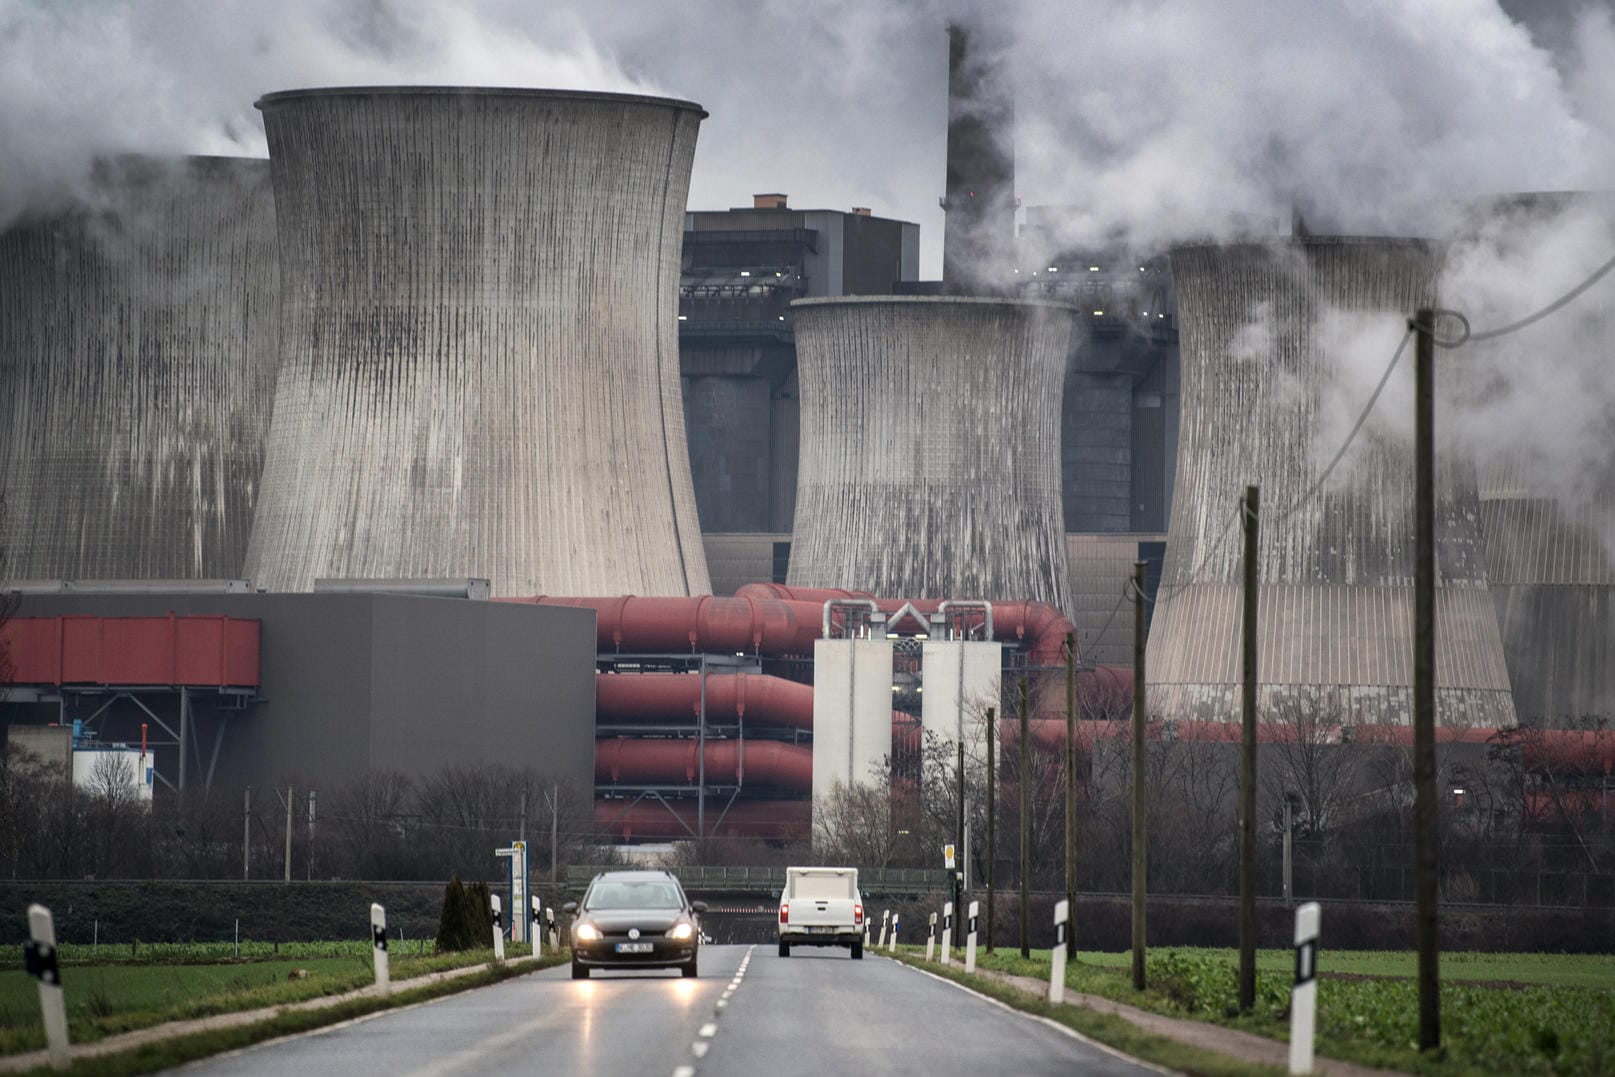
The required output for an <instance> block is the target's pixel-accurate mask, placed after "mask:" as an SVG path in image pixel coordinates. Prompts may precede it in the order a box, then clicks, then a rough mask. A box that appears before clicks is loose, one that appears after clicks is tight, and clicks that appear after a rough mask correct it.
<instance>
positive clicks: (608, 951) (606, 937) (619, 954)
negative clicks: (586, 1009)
mask: <svg viewBox="0 0 1615 1077" xmlns="http://www.w3.org/2000/svg"><path fill="white" fill-rule="evenodd" d="M561 910H562V911H563V912H569V913H576V917H575V918H574V919H573V921H572V978H573V979H574V980H586V979H588V977H589V970H590V969H592V968H600V969H608V968H633V969H665V968H676V969H678V970H679V971H680V972H682V973H683V974H684V975H686V976H694V975H695V974H696V959H697V957H698V956H699V953H700V949H701V924H700V921H699V920H698V919H697V918H696V917H697V914H699V913H703V912H706V911H707V907H706V903H705V902H700V901H693V902H692V901H690V900H689V899H688V898H686V897H685V896H684V888H683V887H682V886H680V885H679V881H678V878H677V876H675V875H674V874H673V873H672V872H670V871H603V872H601V873H600V874H599V875H596V876H595V877H594V878H593V879H592V880H591V881H590V882H589V888H588V889H587V890H585V891H584V892H583V900H582V901H581V902H578V901H569V902H567V903H566V904H565V905H563V906H561Z"/></svg>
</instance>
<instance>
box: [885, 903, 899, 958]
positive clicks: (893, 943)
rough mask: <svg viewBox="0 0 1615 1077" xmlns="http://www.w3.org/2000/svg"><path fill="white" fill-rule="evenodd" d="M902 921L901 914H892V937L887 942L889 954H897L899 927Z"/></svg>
mask: <svg viewBox="0 0 1615 1077" xmlns="http://www.w3.org/2000/svg"><path fill="white" fill-rule="evenodd" d="M901 919H902V917H901V916H900V915H899V914H897V913H895V912H894V913H892V937H891V938H890V939H888V940H887V941H886V952H887V953H889V954H895V953H896V952H897V925H898V921H900V920H901Z"/></svg>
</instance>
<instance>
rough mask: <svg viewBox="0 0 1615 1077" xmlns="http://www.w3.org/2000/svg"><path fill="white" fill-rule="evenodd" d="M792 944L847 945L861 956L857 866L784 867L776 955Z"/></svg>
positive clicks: (786, 951)
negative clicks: (783, 886) (783, 885)
mask: <svg viewBox="0 0 1615 1077" xmlns="http://www.w3.org/2000/svg"><path fill="white" fill-rule="evenodd" d="M792 946H846V947H849V948H850V949H851V950H852V956H853V957H854V958H855V959H859V958H862V957H863V956H864V899H863V895H861V894H859V893H858V869H857V868H786V869H785V889H783V890H781V891H780V895H779V956H781V957H790V956H791V947H792Z"/></svg>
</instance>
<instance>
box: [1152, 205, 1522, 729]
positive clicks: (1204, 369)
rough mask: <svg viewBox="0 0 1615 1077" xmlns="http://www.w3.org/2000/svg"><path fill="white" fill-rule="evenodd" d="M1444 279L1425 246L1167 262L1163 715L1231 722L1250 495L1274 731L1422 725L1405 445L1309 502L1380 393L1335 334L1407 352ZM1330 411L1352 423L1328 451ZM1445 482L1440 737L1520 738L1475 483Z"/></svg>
mask: <svg viewBox="0 0 1615 1077" xmlns="http://www.w3.org/2000/svg"><path fill="white" fill-rule="evenodd" d="M1440 263H1441V259H1440V255H1439V253H1437V252H1436V251H1435V250H1434V249H1432V248H1431V247H1430V246H1428V245H1426V244H1422V243H1419V242H1416V241H1411V240H1389V239H1344V238H1324V237H1316V238H1301V239H1295V240H1281V241H1274V242H1272V243H1266V244H1244V245H1233V246H1223V247H1217V246H1202V247H1186V248H1180V249H1178V250H1175V251H1173V253H1172V271H1173V275H1174V277H1175V279H1176V283H1177V290H1178V320H1179V328H1180V333H1181V337H1180V342H1181V348H1182V355H1183V371H1182V377H1183V397H1182V401H1183V404H1182V440H1181V442H1180V449H1179V462H1178V471H1177V491H1176V497H1175V501H1174V504H1173V509H1172V519H1171V525H1170V528H1169V531H1168V537H1167V555H1166V562H1165V565H1164V568H1163V574H1162V581H1161V587H1160V590H1159V593H1158V596H1157V599H1156V605H1155V614H1154V618H1153V622H1152V625H1151V628H1150V637H1149V650H1148V653H1147V657H1146V661H1147V668H1148V677H1149V685H1150V687H1149V708H1150V711H1151V712H1152V714H1154V715H1156V716H1159V717H1162V718H1209V719H1214V720H1216V719H1229V720H1237V719H1238V714H1239V698H1240V694H1239V684H1240V664H1239V638H1240V628H1239V626H1240V620H1241V612H1240V611H1241V602H1242V599H1241V586H1240V581H1241V556H1242V541H1241V535H1240V527H1239V522H1238V519H1237V506H1238V504H1239V501H1240V499H1241V498H1242V497H1243V495H1244V490H1245V487H1246V485H1248V484H1251V483H1254V484H1256V485H1258V486H1260V487H1261V514H1260V519H1261V533H1260V554H1259V572H1260V583H1261V591H1260V604H1259V607H1258V631H1259V639H1258V647H1259V654H1260V658H1259V671H1260V677H1259V679H1260V683H1261V688H1260V692H1261V700H1260V701H1259V702H1260V705H1261V707H1262V710H1263V714H1264V720H1274V721H1280V722H1282V721H1283V720H1284V718H1285V715H1286V712H1287V710H1290V709H1295V708H1305V709H1306V710H1307V711H1308V712H1309V713H1311V714H1313V715H1319V716H1321V717H1322V718H1323V720H1325V721H1329V722H1333V721H1340V722H1344V723H1355V722H1374V723H1406V722H1408V721H1410V720H1411V713H1412V701H1411V697H1412V682H1413V668H1412V666H1413V639H1412V634H1413V559H1414V558H1413V554H1414V521H1413V464H1412V449H1411V443H1409V444H1405V445H1404V444H1401V443H1400V441H1399V439H1398V438H1397V437H1396V436H1395V435H1390V434H1385V433H1380V432H1379V430H1380V429H1382V428H1378V427H1369V428H1365V429H1364V430H1363V432H1362V433H1361V434H1359V435H1358V440H1356V441H1354V443H1353V445H1352V450H1351V453H1350V455H1349V456H1348V457H1347V458H1346V460H1345V466H1343V467H1342V468H1341V469H1340V470H1338V471H1337V472H1335V474H1334V475H1333V476H1331V478H1330V480H1329V481H1328V482H1327V483H1325V484H1324V485H1323V486H1322V487H1320V488H1318V489H1317V490H1316V492H1314V493H1312V494H1311V495H1310V496H1309V494H1308V491H1310V490H1312V489H1313V487H1314V486H1315V485H1316V483H1317V480H1318V479H1319V477H1320V475H1321V473H1322V470H1323V468H1324V467H1325V466H1326V465H1327V463H1328V459H1329V457H1330V456H1332V455H1333V454H1334V452H1335V451H1336V450H1337V449H1338V448H1339V445H1340V443H1341V442H1342V441H1344V437H1345V431H1346V430H1347V429H1349V428H1350V423H1351V421H1352V419H1355V417H1356V414H1357V412H1358V409H1360V408H1361V406H1362V404H1363V403H1365V402H1366V400H1367V398H1368V394H1369V391H1370V390H1369V388H1367V387H1364V386H1363V385H1362V384H1361V381H1362V378H1361V376H1360V375H1359V376H1358V377H1357V378H1356V379H1353V380H1350V381H1349V383H1348V379H1347V378H1346V372H1347V370H1346V368H1347V363H1348V359H1349V357H1348V355H1347V351H1348V348H1347V345H1346V344H1345V341H1346V340H1347V339H1349V337H1348V336H1347V335H1346V334H1345V333H1344V332H1343V331H1342V327H1343V326H1348V325H1352V324H1358V325H1362V324H1365V323H1367V322H1369V321H1371V320H1375V319H1384V320H1385V321H1388V322H1389V328H1390V333H1389V337H1390V339H1391V340H1392V341H1394V340H1395V339H1396V331H1397V330H1398V329H1399V328H1401V326H1402V325H1403V324H1404V323H1405V321H1406V319H1407V318H1409V317H1411V315H1412V314H1413V312H1414V311H1415V310H1416V309H1417V308H1418V307H1420V306H1431V305H1434V301H1435V288H1436V277H1437V274H1438V272H1439V270H1440ZM1380 325H1381V328H1384V323H1383V322H1381V323H1380ZM1384 337H1385V335H1384V334H1381V335H1380V337H1379V339H1384ZM1392 346H1393V347H1394V344H1393V345H1392ZM1411 348H1412V345H1411V344H1410V345H1409V354H1408V355H1407V356H1406V361H1407V362H1408V364H1409V367H1410V368H1411V365H1412V364H1411V360H1412V355H1411ZM1359 358H1361V357H1359ZM1389 359H1390V348H1386V350H1385V355H1384V358H1383V360H1382V359H1380V358H1379V356H1378V355H1376V356H1375V357H1374V359H1373V360H1372V362H1371V363H1370V364H1369V365H1371V366H1373V367H1374V368H1375V369H1374V370H1373V373H1372V375H1371V376H1369V377H1368V385H1369V386H1371V385H1372V384H1373V382H1374V380H1375V379H1377V377H1378V376H1379V373H1380V371H1381V370H1382V369H1383V365H1384V363H1385V362H1388V361H1389ZM1364 361H1365V362H1366V361H1367V360H1364ZM1447 370H1449V371H1450V370H1451V365H1450V364H1448V366H1447ZM1443 377H1444V378H1445V377H1446V375H1443ZM1385 406H1387V403H1386V401H1385V400H1381V402H1380V404H1379V407H1385ZM1331 409H1332V411H1333V412H1334V413H1338V412H1342V411H1349V412H1350V417H1349V418H1347V419H1346V421H1345V425H1344V426H1343V427H1342V428H1341V433H1340V436H1339V437H1338V438H1334V439H1332V440H1333V444H1329V445H1327V446H1324V445H1321V444H1320V441H1321V438H1320V431H1321V430H1323V429H1326V428H1327V429H1333V428H1334V426H1333V425H1332V424H1330V423H1328V422H1326V416H1327V415H1328V414H1330V413H1331ZM1400 425H1401V426H1402V427H1403V428H1405V427H1408V426H1411V416H1410V417H1409V418H1408V422H1407V423H1406V424H1400ZM1438 430H1439V423H1438ZM1436 485H1437V501H1436V506H1435V513H1436V536H1435V539H1436V561H1437V566H1436V568H1437V575H1438V579H1437V584H1436V647H1437V654H1436V706H1437V720H1438V721H1439V722H1441V723H1442V724H1446V725H1468V726H1485V727H1497V726H1508V725H1513V724H1514V707H1513V703H1512V701H1511V699H1510V696H1509V681H1508V673H1507V670H1506V668H1505V664H1504V660H1503V651H1502V642H1501V639H1500V637H1499V634H1498V629H1497V620H1496V617H1495V615H1494V613H1493V610H1492V602H1491V596H1490V594H1489V593H1488V591H1487V587H1486V566H1485V560H1484V555H1483V552H1482V547H1481V536H1480V530H1479V515H1480V514H1479V501H1478V497H1477V493H1476V487H1475V480H1474V476H1473V469H1472V468H1469V467H1465V466H1462V465H1460V464H1457V463H1455V462H1454V461H1453V459H1451V458H1450V457H1447V458H1438V462H1437V474H1436Z"/></svg>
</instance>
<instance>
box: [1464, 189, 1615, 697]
mask: <svg viewBox="0 0 1615 1077" xmlns="http://www.w3.org/2000/svg"><path fill="white" fill-rule="evenodd" d="M1476 212H1477V214H1478V215H1480V218H1481V219H1479V220H1477V221H1475V222H1473V227H1472V231H1471V234H1469V235H1468V236H1466V239H1467V240H1469V241H1471V242H1472V243H1473V246H1472V247H1470V246H1466V247H1465V248H1463V249H1462V250H1463V254H1464V256H1465V260H1466V262H1467V261H1468V258H1469V257H1471V256H1473V257H1476V258H1478V259H1479V266H1475V265H1474V264H1473V263H1471V264H1470V265H1471V269H1472V271H1471V272H1469V273H1465V274H1463V276H1464V277H1466V278H1471V279H1472V278H1473V277H1474V276H1476V275H1477V274H1478V275H1482V276H1486V275H1495V276H1499V277H1502V278H1504V279H1505V280H1508V279H1513V280H1514V281H1515V282H1516V283H1517V279H1518V278H1520V277H1522V276H1523V277H1532V276H1534V275H1535V273H1536V272H1537V271H1539V268H1540V263H1541V261H1542V260H1544V259H1552V258H1562V257H1564V254H1563V252H1562V251H1561V250H1559V249H1556V248H1557V245H1559V244H1563V243H1565V241H1566V239H1567V238H1568V237H1575V238H1577V239H1579V238H1580V237H1581V236H1595V237H1597V239H1595V240H1593V242H1592V244H1591V245H1592V246H1593V247H1594V249H1596V250H1597V251H1599V252H1600V254H1601V253H1602V252H1603V251H1604V250H1605V249H1606V246H1607V243H1608V237H1609V236H1610V235H1611V233H1612V232H1615V228H1612V222H1615V196H1611V195H1609V194H1607V193H1593V192H1554V193H1538V194H1522V195H1515V196H1508V197H1505V198H1502V199H1499V200H1495V201H1494V202H1492V203H1491V204H1489V205H1487V206H1485V207H1479V208H1477V211H1476ZM1494 260H1495V263H1496V264H1495V265H1492V264H1491V263H1492V262H1493V261H1494ZM1533 283H1535V282H1533ZM1507 290H1508V291H1509V292H1510V293H1512V294H1510V295H1509V296H1508V298H1507V301H1506V302H1499V301H1494V302H1492V303H1490V304H1488V303H1484V302H1483V303H1482V304H1481V305H1480V306H1479V308H1478V309H1473V308H1472V309H1470V310H1469V311H1468V314H1469V318H1470V321H1471V322H1472V323H1474V324H1475V326H1476V327H1477V328H1482V329H1484V328H1488V327H1492V326H1497V325H1502V324H1505V323H1508V322H1511V321H1513V320H1514V319H1515V318H1516V317H1517V316H1518V315H1519V314H1520V310H1519V309H1518V308H1519V304H1520V303H1521V302H1522V299H1523V297H1522V296H1521V295H1520V294H1519V293H1518V291H1516V290H1515V289H1514V288H1513V287H1510V288H1508V289H1507ZM1610 295H1611V292H1610V289H1609V287H1608V285H1607V283H1606V284H1605V285H1603V286H1600V287H1599V288H1597V289H1596V290H1594V291H1591V292H1589V293H1588V294H1587V295H1585V296H1582V297H1580V298H1579V299H1577V300H1576V302H1575V303H1574V304H1573V305H1572V306H1570V307H1569V308H1567V309H1565V310H1563V311H1561V312H1557V313H1555V314H1554V315H1552V316H1551V317H1549V318H1547V319H1545V320H1543V321H1542V322H1540V323H1536V324H1533V325H1531V326H1529V327H1526V328H1525V329H1523V330H1522V331H1520V332H1517V333H1509V334H1507V335H1505V336H1503V337H1501V338H1498V339H1496V340H1494V341H1490V342H1483V343H1480V344H1477V345H1474V346H1472V347H1471V348H1470V351H1471V352H1472V353H1475V354H1474V355H1471V356H1466V357H1465V358H1466V360H1467V361H1466V362H1465V363H1464V364H1463V365H1462V366H1461V367H1460V370H1461V372H1462V373H1463V374H1466V375H1471V377H1472V379H1473V384H1471V386H1470V388H1471V389H1472V390H1473V392H1474V393H1475V394H1476V395H1477V397H1478V398H1479V399H1478V403H1479V405H1480V406H1481V407H1482V409H1483V411H1482V413H1481V414H1482V415H1483V416H1486V417H1487V418H1485V419H1483V420H1482V421H1481V423H1480V424H1479V425H1480V426H1481V430H1480V438H1479V440H1480V444H1478V445H1477V446H1476V449H1477V451H1478V452H1479V453H1480V454H1481V457H1482V459H1481V463H1480V468H1479V474H1480V511H1481V525H1482V530H1483V531H1484V533H1485V537H1486V569H1487V577H1488V582H1489V585H1490V588H1491V594H1492V599H1493V602H1494V604H1495V606H1496V610H1497V619H1498V623H1499V626H1500V628H1501V631H1502V636H1503V650H1504V654H1505V655H1506V657H1507V660H1508V670H1509V679H1510V682H1511V684H1512V686H1513V691H1514V709H1515V711H1516V712H1517V714H1518V715H1519V719H1520V721H1521V723H1522V724H1530V725H1550V726H1551V725H1566V724H1571V725H1577V724H1584V723H1585V722H1586V720H1587V719H1589V718H1595V717H1596V718H1606V719H1607V718H1608V717H1610V716H1611V715H1612V714H1615V664H1612V663H1611V662H1610V655H1611V653H1612V647H1615V561H1612V558H1611V555H1610V553H1611V548H1610V543H1611V539H1610V537H1609V536H1610V535H1611V534H1612V533H1615V517H1612V515H1611V509H1610V506H1611V504H1615V466H1612V464H1615V451H1612V450H1611V449H1610V448H1609V447H1608V426H1607V422H1608V412H1609V404H1608V403H1606V402H1603V401H1605V400H1607V394H1606V393H1603V392H1600V391H1599V390H1600V389H1601V388H1602V387H1603V386H1605V385H1607V384H1608V376H1607V374H1604V373H1603V371H1605V370H1607V368H1608V360H1609V356H1610V355H1611V354H1612V352H1615V308H1612V305H1611V300H1610ZM1489 307H1490V308H1496V309H1488V308H1489ZM1477 358H1478V360H1479V361H1478V362H1477ZM1497 383H1501V385H1499V384H1497ZM1554 395H1557V396H1558V397H1559V398H1561V399H1562V398H1563V396H1565V395H1570V396H1581V397H1584V398H1585V399H1587V400H1589V401H1600V403H1598V404H1597V405H1596V407H1595V408H1594V409H1592V410H1591V411H1583V413H1582V414H1581V415H1580V416H1578V417H1572V416H1569V415H1565V414H1563V413H1562V412H1560V411H1559V410H1558V405H1557V403H1556V402H1554V401H1553V400H1552V399H1549V398H1551V397H1552V396H1554ZM1499 396H1503V397H1504V399H1502V400H1499V399H1498V397H1499ZM1521 411H1527V412H1530V413H1533V417H1532V418H1524V417H1522V416H1520V415H1519V413H1520V412H1521ZM1544 411H1548V412H1551V413H1553V414H1554V415H1555V422H1554V423H1553V424H1552V427H1553V428H1552V429H1551V430H1548V431H1543V430H1541V429H1540V428H1538V429H1528V430H1515V431H1511V432H1506V433H1505V432H1500V430H1499V426H1500V425H1501V424H1503V423H1506V422H1507V421H1509V420H1511V419H1512V420H1513V421H1524V422H1526V423H1529V424H1531V425H1532V426H1537V425H1538V424H1539V420H1536V419H1535V418H1534V414H1535V413H1541V412H1544ZM1505 417H1506V418H1505ZM1589 419H1593V421H1594V422H1595V423H1596V426H1597V429H1594V430H1587V429H1585V427H1580V428H1579V429H1578V427H1579V426H1580V424H1582V423H1585V422H1586V421H1588V420H1589ZM1600 419H1601V420H1602V421H1598V420H1600ZM1589 435H1590V436H1589ZM1545 441H1546V442H1547V444H1544V442H1545Z"/></svg>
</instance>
